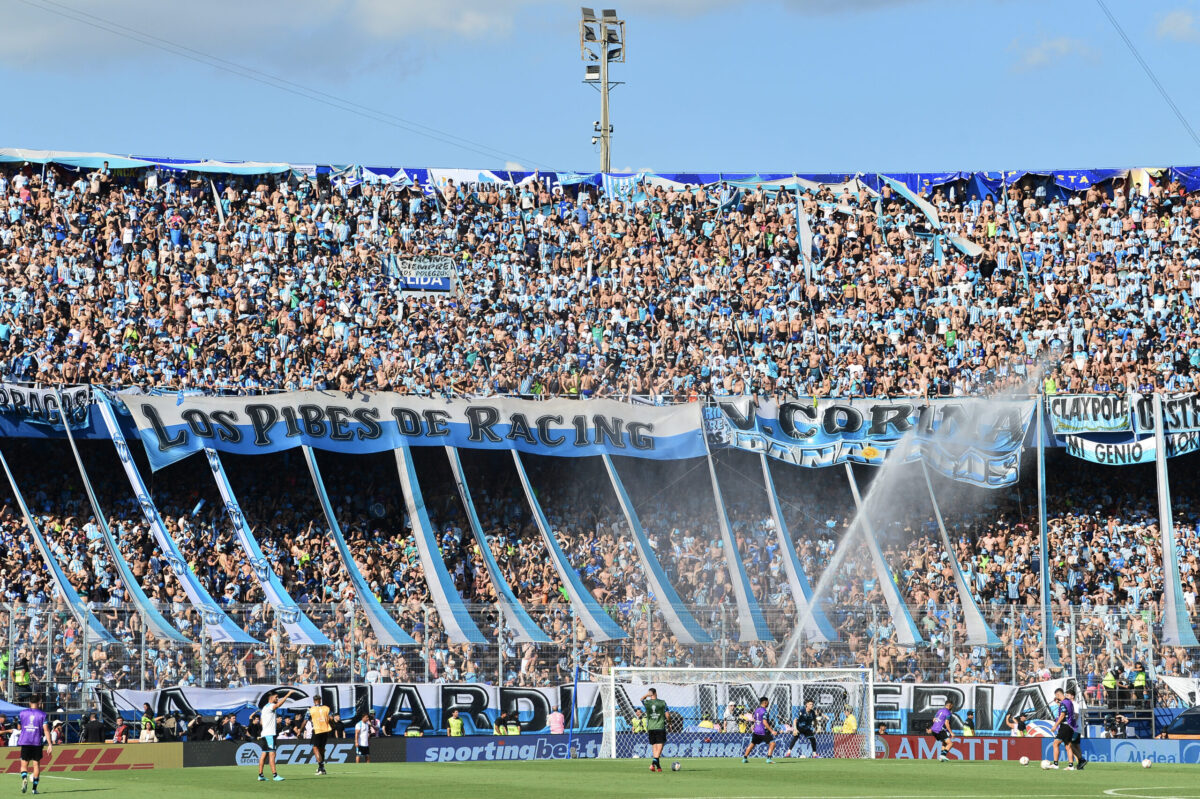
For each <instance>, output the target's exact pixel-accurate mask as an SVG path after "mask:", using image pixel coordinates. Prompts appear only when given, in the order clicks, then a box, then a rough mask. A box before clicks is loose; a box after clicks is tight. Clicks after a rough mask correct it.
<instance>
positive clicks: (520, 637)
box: [446, 447, 550, 644]
mask: <svg viewBox="0 0 1200 799" xmlns="http://www.w3.org/2000/svg"><path fill="white" fill-rule="evenodd" d="M446 456H447V457H448V458H449V459H450V472H451V474H453V475H454V483H455V485H456V486H457V487H458V497H459V500H460V501H461V502H462V506H463V510H465V511H466V513H467V522H468V523H469V524H470V526H471V535H472V536H473V537H474V538H475V547H476V549H477V550H478V552H479V556H480V557H481V558H483V563H484V565H485V566H487V572H488V577H489V578H490V579H491V581H492V588H493V589H494V590H495V592H496V603H497V604H498V605H500V608H501V610H502V611H503V612H504V621H505V623H506V624H507V625H508V627H509V628H510V629H512V630H515V631H516V635H515V636H513V638H514V640H516V641H532V642H533V643H535V644H548V643H550V637H549V636H548V635H546V634H545V633H544V632H542V630H541V628H540V627H538V626H537V623H536V622H534V620H533V619H532V618H530V616H529V614H528V613H527V612H526V611H525V608H524V607H523V606H522V605H521V602H520V600H518V599H517V597H516V594H514V593H513V590H512V587H511V586H510V585H509V584H508V580H507V579H506V578H505V576H504V571H503V570H502V569H501V568H500V564H498V563H496V556H495V555H493V554H492V545H491V543H490V542H489V541H488V539H487V535H485V534H484V532H483V525H482V524H480V523H479V514H478V513H477V512H476V511H475V502H474V500H473V499H472V498H471V489H470V487H469V486H468V485H467V476H466V474H465V473H464V472H463V467H462V459H461V458H460V457H459V455H458V450H456V449H455V448H454V447H446Z"/></svg>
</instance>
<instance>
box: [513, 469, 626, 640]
mask: <svg viewBox="0 0 1200 799" xmlns="http://www.w3.org/2000/svg"><path fill="white" fill-rule="evenodd" d="M512 457H513V463H514V464H515V465H516V467H517V477H518V478H519V479H520V481H521V488H522V489H524V491H525V500H526V501H527V502H528V503H529V508H530V510H532V511H533V518H534V521H535V522H536V523H537V528H538V531H539V532H540V533H541V534H542V540H543V541H544V542H545V543H546V554H547V555H549V556H550V560H551V562H553V563H554V568H555V570H556V571H557V572H558V579H560V580H562V583H563V585H564V586H565V587H566V588H567V590H568V591H569V592H570V594H571V607H573V608H574V609H575V613H576V614H578V616H579V620H580V621H581V622H582V623H583V626H584V627H585V628H586V629H587V631H588V632H589V633H591V635H592V637H593V638H595V639H596V640H597V641H612V640H619V639H621V638H624V637H625V631H624V630H622V629H621V628H620V626H619V625H618V624H617V623H616V622H615V621H613V620H612V618H610V617H609V615H608V614H607V613H605V612H604V608H602V607H600V603H599V602H597V601H596V598H595V597H593V596H592V592H591V591H589V590H588V589H587V586H585V585H584V584H583V580H581V579H580V578H579V572H577V571H575V567H573V566H572V565H571V561H570V560H568V559H567V553H565V552H563V550H562V547H561V546H559V544H558V541H557V539H555V537H554V531H553V530H551V529H550V522H548V521H547V520H546V514H545V513H543V512H542V506H541V503H539V502H538V499H537V496H535V495H534V493H533V486H532V485H531V484H530V482H529V475H527V474H526V473H525V465H524V464H523V463H522V462H521V453H520V452H518V451H517V450H515V449H514V450H512Z"/></svg>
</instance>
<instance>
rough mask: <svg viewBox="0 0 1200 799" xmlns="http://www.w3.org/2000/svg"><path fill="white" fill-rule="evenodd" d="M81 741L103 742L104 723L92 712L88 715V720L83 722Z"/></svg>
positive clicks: (87, 742) (88, 742) (86, 742)
mask: <svg viewBox="0 0 1200 799" xmlns="http://www.w3.org/2000/svg"><path fill="white" fill-rule="evenodd" d="M83 743H85V744H102V743H104V724H103V723H102V722H101V721H100V718H99V717H98V716H97V715H96V714H95V713H92V714H91V715H90V716H88V720H87V721H86V722H84V725H83Z"/></svg>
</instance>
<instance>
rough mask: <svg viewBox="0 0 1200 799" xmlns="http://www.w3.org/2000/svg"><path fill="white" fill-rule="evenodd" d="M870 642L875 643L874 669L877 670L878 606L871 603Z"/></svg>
mask: <svg viewBox="0 0 1200 799" xmlns="http://www.w3.org/2000/svg"><path fill="white" fill-rule="evenodd" d="M871 643H873V644H875V646H874V649H875V669H874V671H875V672H876V673H878V672H879V608H878V607H877V606H876V605H874V604H872V605H871Z"/></svg>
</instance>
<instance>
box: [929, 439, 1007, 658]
mask: <svg viewBox="0 0 1200 799" xmlns="http://www.w3.org/2000/svg"><path fill="white" fill-rule="evenodd" d="M921 473H922V474H924V475H925V488H926V489H928V491H929V502H930V503H931V504H932V505H933V515H934V518H935V519H936V520H937V526H938V532H939V533H941V536H942V546H943V547H944V548H945V551H946V552H947V553H948V554H949V555H950V566H951V568H952V569H953V571H954V588H955V590H957V591H958V601H959V603H960V604H961V605H962V611H963V624H964V625H965V626H966V628H967V643H968V644H970V645H972V646H1000V645H1001V644H1002V643H1003V641H1001V640H1000V637H999V636H997V635H996V633H994V632H993V631H992V628H991V627H989V626H988V623H987V622H986V621H985V620H984V618H983V613H982V612H981V611H980V610H979V605H978V604H976V602H975V597H974V595H972V594H971V587H970V586H969V585H967V578H966V577H964V576H963V573H962V568H961V567H960V566H959V565H958V555H956V554H955V553H954V546H953V544H951V542H950V534H949V533H948V532H946V523H945V522H944V521H943V520H942V509H941V507H940V506H939V505H938V501H937V495H935V494H934V493H933V481H932V480H930V479H929V469H928V468H927V467H926V466H925V460H924V458H922V459H921Z"/></svg>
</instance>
